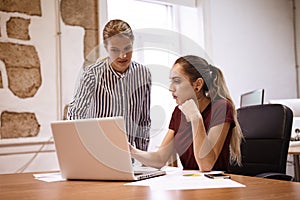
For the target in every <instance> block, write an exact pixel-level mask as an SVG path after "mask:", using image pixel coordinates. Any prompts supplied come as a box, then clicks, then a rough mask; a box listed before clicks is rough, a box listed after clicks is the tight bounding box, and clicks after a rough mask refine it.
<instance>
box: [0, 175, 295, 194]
mask: <svg viewBox="0 0 300 200" xmlns="http://www.w3.org/2000/svg"><path fill="white" fill-rule="evenodd" d="M232 179H233V180H235V181H237V182H239V183H242V184H244V185H246V187H244V188H221V189H199V190H177V191H173V190H172V191H151V190H150V189H149V188H148V187H142V186H125V185H124V182H110V181H61V182H50V183H47V182H43V181H39V180H35V179H34V178H33V176H32V174H31V173H25V174H6V175H0V199H3V200H4V199H5V200H9V199H13V200H15V199H43V200H47V199H51V200H53V199H55V200H58V199H72V200H74V199H75V200H76V199H89V200H90V199H97V200H99V199H122V200H123V199H143V200H144V199H155V200H156V199H164V200H165V199H172V200H175V199H189V200H190V199H197V200H198V199H218V200H219V199H222V200H235V199H246V200H247V199H248V200H257V199H264V200H268V199H269V200H276V199H278V200H284V199H287V200H296V199H297V200H299V199H300V183H296V182H287V181H278V180H271V179H263V178H255V177H246V176H237V175H232Z"/></svg>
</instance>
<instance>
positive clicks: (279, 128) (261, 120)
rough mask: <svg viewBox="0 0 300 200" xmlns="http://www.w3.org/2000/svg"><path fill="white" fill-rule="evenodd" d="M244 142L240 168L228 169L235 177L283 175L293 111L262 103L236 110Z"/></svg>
mask: <svg viewBox="0 0 300 200" xmlns="http://www.w3.org/2000/svg"><path fill="white" fill-rule="evenodd" d="M237 117H238V121H239V123H240V126H241V129H242V132H243V135H244V139H245V140H244V141H243V142H242V144H241V153H242V164H243V166H242V167H238V166H230V167H229V169H230V170H229V171H230V172H231V173H235V174H242V175H248V176H255V175H257V174H260V173H267V172H277V173H286V161H287V154H288V148H289V142H290V137H291V127H292V121H293V112H292V111H291V109H290V108H288V107H286V106H284V105H281V104H263V105H254V106H247V107H242V108H239V109H238V110H237Z"/></svg>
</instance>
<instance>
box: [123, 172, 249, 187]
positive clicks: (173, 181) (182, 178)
mask: <svg viewBox="0 0 300 200" xmlns="http://www.w3.org/2000/svg"><path fill="white" fill-rule="evenodd" d="M211 173H216V172H211ZM125 185H127V186H130V185H131V186H149V187H150V188H151V190H193V189H208V188H235V187H245V185H243V184H240V183H238V182H236V181H233V180H231V179H210V178H207V177H205V176H204V173H200V172H199V171H194V170H192V171H186V170H184V171H175V172H170V173H168V172H167V175H165V176H160V177H156V178H150V179H146V180H142V181H136V182H131V183H126V184H125Z"/></svg>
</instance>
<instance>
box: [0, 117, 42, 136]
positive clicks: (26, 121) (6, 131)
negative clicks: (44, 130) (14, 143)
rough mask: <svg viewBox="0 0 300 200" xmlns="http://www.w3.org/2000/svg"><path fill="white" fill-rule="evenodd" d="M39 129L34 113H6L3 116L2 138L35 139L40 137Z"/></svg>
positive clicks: (0, 129) (0, 133) (0, 130)
mask: <svg viewBox="0 0 300 200" xmlns="http://www.w3.org/2000/svg"><path fill="white" fill-rule="evenodd" d="M39 129H40V125H39V123H38V121H37V118H36V116H35V114H34V113H29V112H23V113H18V112H8V111H4V112H2V114H1V127H0V136H1V138H19V137H34V136H37V135H38V133H39Z"/></svg>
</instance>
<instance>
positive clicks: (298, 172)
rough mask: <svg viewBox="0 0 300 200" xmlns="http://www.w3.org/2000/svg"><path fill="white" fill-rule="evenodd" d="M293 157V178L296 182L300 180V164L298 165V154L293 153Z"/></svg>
mask: <svg viewBox="0 0 300 200" xmlns="http://www.w3.org/2000/svg"><path fill="white" fill-rule="evenodd" d="M293 159H294V174H295V178H294V179H295V180H294V181H297V182H300V168H299V167H300V166H299V155H295V154H294V155H293Z"/></svg>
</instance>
